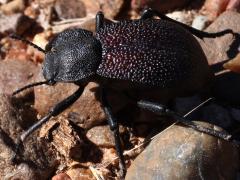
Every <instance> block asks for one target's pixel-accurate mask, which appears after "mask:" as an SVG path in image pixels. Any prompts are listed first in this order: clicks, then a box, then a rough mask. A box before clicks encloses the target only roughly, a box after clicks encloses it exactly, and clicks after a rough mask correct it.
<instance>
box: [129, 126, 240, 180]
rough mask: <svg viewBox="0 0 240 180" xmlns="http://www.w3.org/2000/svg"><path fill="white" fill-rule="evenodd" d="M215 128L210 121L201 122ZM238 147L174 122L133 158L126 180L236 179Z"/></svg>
mask: <svg viewBox="0 0 240 180" xmlns="http://www.w3.org/2000/svg"><path fill="white" fill-rule="evenodd" d="M201 124H202V125H204V126H207V127H209V128H214V129H215V130H219V128H217V127H213V126H212V125H209V124H206V123H204V124H203V123H201ZM238 169H239V154H238V148H237V146H236V145H234V144H233V143H231V142H227V141H225V140H221V139H218V138H216V137H213V136H210V135H207V134H203V133H199V132H197V131H194V130H193V129H191V128H187V127H184V126H181V125H174V126H172V127H171V128H169V129H167V130H165V131H163V132H161V133H160V134H159V135H158V136H157V137H156V138H155V139H154V140H153V141H152V142H150V144H149V145H148V146H147V147H146V149H145V150H144V151H143V152H142V153H141V154H140V155H139V156H138V157H137V158H136V159H135V160H134V161H133V163H132V165H131V166H130V168H129V169H128V172H127V175H126V180H134V179H139V177H141V179H166V180H168V179H236V177H237V172H238Z"/></svg>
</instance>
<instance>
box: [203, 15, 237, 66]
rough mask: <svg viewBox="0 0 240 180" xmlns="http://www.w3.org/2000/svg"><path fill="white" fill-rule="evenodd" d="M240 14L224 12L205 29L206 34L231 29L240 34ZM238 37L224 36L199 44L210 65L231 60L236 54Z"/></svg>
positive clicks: (205, 40) (207, 39) (205, 39)
mask: <svg viewBox="0 0 240 180" xmlns="http://www.w3.org/2000/svg"><path fill="white" fill-rule="evenodd" d="M238 24H240V14H239V13H237V12H232V11H226V12H224V13H223V14H221V15H220V16H219V17H218V18H217V19H216V20H215V21H214V22H213V23H212V24H211V25H210V26H209V27H208V28H207V29H206V31H207V32H218V31H223V30H225V29H232V30H233V31H234V32H236V33H237V32H240V26H239V25H238ZM238 40H239V37H234V36H233V35H232V34H226V35H224V36H221V37H218V38H204V41H200V44H201V46H202V48H203V50H204V52H205V54H206V56H207V59H208V62H209V64H210V65H212V64H216V63H219V62H222V61H224V60H228V59H229V58H233V57H235V56H236V54H237V53H238V46H239V45H238V44H237V41H238Z"/></svg>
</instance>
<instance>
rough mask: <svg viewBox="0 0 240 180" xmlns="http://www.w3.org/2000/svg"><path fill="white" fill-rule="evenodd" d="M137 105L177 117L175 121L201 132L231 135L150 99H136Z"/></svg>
mask: <svg viewBox="0 0 240 180" xmlns="http://www.w3.org/2000/svg"><path fill="white" fill-rule="evenodd" d="M137 105H138V107H140V108H142V109H146V110H149V111H152V112H154V113H156V114H159V115H167V116H171V117H173V118H175V119H177V121H179V122H180V123H182V124H184V125H186V126H188V127H191V128H192V129H194V130H197V131H199V132H203V133H206V134H209V135H212V136H215V137H218V138H221V139H224V140H230V139H231V138H232V136H231V135H230V134H228V133H226V132H220V131H216V130H214V129H209V128H206V127H203V126H201V125H198V124H197V123H195V122H192V121H189V120H187V119H185V118H184V117H182V116H181V115H179V114H177V113H176V112H174V111H171V110H170V109H168V108H167V107H166V106H164V105H162V104H158V103H154V102H150V101H143V100H141V101H138V102H137Z"/></svg>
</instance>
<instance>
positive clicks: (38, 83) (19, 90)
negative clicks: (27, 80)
mask: <svg viewBox="0 0 240 180" xmlns="http://www.w3.org/2000/svg"><path fill="white" fill-rule="evenodd" d="M42 84H49V80H47V81H40V82H36V83H32V84H28V85H26V86H24V87H22V88H20V89H18V90H16V91H14V92H13V93H12V96H15V95H16V94H18V93H20V92H22V91H24V90H26V89H28V88H31V87H34V86H39V85H42Z"/></svg>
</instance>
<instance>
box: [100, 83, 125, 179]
mask: <svg viewBox="0 0 240 180" xmlns="http://www.w3.org/2000/svg"><path fill="white" fill-rule="evenodd" d="M101 98H102V99H101V100H102V105H103V109H104V112H105V114H106V116H107V120H108V124H109V126H110V129H111V131H112V132H113V135H114V140H115V147H116V151H117V155H118V157H119V168H120V173H121V176H122V177H124V176H125V174H126V166H125V161H124V157H123V150H122V148H121V141H120V136H119V125H118V122H117V120H116V119H115V118H114V117H113V113H112V108H111V107H110V105H109V102H108V100H107V98H106V90H105V89H104V88H102V91H101Z"/></svg>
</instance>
